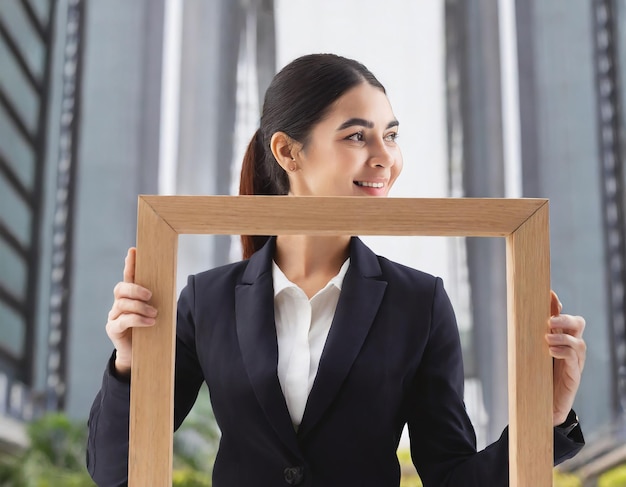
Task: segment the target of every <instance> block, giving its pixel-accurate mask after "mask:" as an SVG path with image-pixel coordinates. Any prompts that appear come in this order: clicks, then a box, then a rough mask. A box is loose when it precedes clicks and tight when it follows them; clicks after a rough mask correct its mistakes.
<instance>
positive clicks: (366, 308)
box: [298, 237, 387, 438]
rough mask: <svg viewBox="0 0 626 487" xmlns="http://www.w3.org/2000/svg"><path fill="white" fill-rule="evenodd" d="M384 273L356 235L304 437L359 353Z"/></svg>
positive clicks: (306, 413)
mask: <svg viewBox="0 0 626 487" xmlns="http://www.w3.org/2000/svg"><path fill="white" fill-rule="evenodd" d="M380 275H381V269H380V265H379V263H378V258H377V257H376V255H375V254H374V253H373V252H372V251H371V250H370V249H369V248H367V247H366V246H365V245H364V244H363V242H361V240H359V239H358V238H356V237H354V238H353V239H352V242H351V246H350V267H349V269H348V272H347V273H346V277H345V278H344V282H343V285H342V288H341V294H340V296H339V302H338V303H337V310H336V311H335V316H334V318H333V322H332V325H331V328H330V332H329V333H328V338H327V339H326V344H325V346H324V351H323V352H322V357H321V359H320V364H319V368H318V371H317V375H316V377H315V382H314V383H313V387H312V389H311V392H310V394H309V398H308V401H307V404H306V408H305V411H304V417H303V418H302V423H301V424H300V428H299V429H298V438H303V437H304V436H305V435H306V434H307V433H308V432H309V431H310V430H311V429H312V428H313V426H314V425H315V424H316V423H317V421H319V419H320V418H321V416H322V415H323V413H324V411H325V410H326V409H327V408H328V407H329V406H330V404H331V403H332V401H333V400H334V398H335V396H336V395H337V393H338V392H339V389H340V388H341V385H342V383H343V381H344V380H345V378H346V376H347V375H348V373H349V371H350V368H351V367H352V364H353V363H354V360H355V359H356V357H357V355H358V354H359V351H360V350H361V347H362V346H363V343H364V342H365V339H366V337H367V335H368V333H369V330H370V328H371V326H372V323H373V322H374V318H375V316H376V313H377V312H378V308H379V306H380V303H381V301H382V299H383V295H384V294H385V288H386V287H387V282H386V281H381V280H377V278H378V279H380Z"/></svg>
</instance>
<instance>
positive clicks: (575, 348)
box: [546, 291, 587, 426]
mask: <svg viewBox="0 0 626 487" xmlns="http://www.w3.org/2000/svg"><path fill="white" fill-rule="evenodd" d="M561 308H562V305H561V302H560V301H559V298H558V297H557V295H556V293H555V292H554V291H552V296H551V303H550V314H551V315H552V317H551V318H550V322H549V328H550V331H549V333H548V334H546V341H547V342H548V345H549V347H550V355H551V356H552V357H554V359H555V360H554V407H553V413H552V421H553V424H554V426H557V425H559V424H561V423H563V422H564V421H565V419H566V418H567V415H568V414H569V412H570V410H571V409H572V405H573V404H574V398H575V397H576V391H578V386H579V385H580V378H581V375H582V372H583V368H584V366H585V356H586V353H587V345H586V344H585V341H584V340H583V330H584V329H585V320H584V318H583V317H582V316H571V315H562V314H561Z"/></svg>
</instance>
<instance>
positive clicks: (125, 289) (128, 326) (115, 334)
mask: <svg viewBox="0 0 626 487" xmlns="http://www.w3.org/2000/svg"><path fill="white" fill-rule="evenodd" d="M136 252H137V249H135V248H134V247H131V248H130V249H128V253H127V254H126V259H125V260H124V281H123V282H118V283H117V285H116V286H115V289H114V290H113V295H114V297H115V301H114V302H113V306H112V307H111V311H109V319H108V321H107V324H106V332H107V335H108V336H109V338H110V340H111V341H112V342H113V346H114V347H115V350H116V357H115V370H116V372H117V373H118V374H120V375H128V374H130V368H131V356H132V328H134V327H140V326H142V327H144V326H152V325H154V323H155V322H156V320H155V318H156V315H157V310H156V308H154V307H152V306H150V305H149V304H148V301H149V300H150V298H151V297H152V292H151V291H150V290H149V289H146V288H145V287H142V286H139V285H138V284H135V256H136Z"/></svg>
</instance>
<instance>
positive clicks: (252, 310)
mask: <svg viewBox="0 0 626 487" xmlns="http://www.w3.org/2000/svg"><path fill="white" fill-rule="evenodd" d="M274 248H275V240H274V239H270V241H269V242H268V243H267V244H266V245H265V246H264V247H263V248H262V249H261V250H259V251H258V252H256V253H255V254H254V255H253V256H252V257H251V258H250V261H249V263H248V266H247V267H246V270H245V272H244V274H243V277H242V284H240V285H238V286H237V288H236V290H235V315H236V322H237V324H236V326H237V337H238V340H239V347H240V349H241V354H242V357H243V362H244V365H245V368H246V371H247V374H248V378H249V379H250V383H251V384H252V388H253V389H254V393H255V395H256V397H257V400H258V401H259V403H260V405H261V408H262V409H263V411H264V413H265V415H266V416H267V419H268V420H269V422H270V424H271V425H272V427H273V428H274V430H275V431H276V433H277V434H278V436H279V437H280V438H281V440H282V441H283V442H284V443H285V445H286V446H287V447H288V448H290V449H291V450H293V451H295V452H297V451H298V444H297V440H296V435H295V431H294V429H293V425H292V424H291V418H290V416H289V411H288V409H287V404H286V402H285V398H284V396H283V392H282V389H281V387H280V382H279V381H278V375H277V372H276V370H277V365H278V343H277V340H276V325H275V323H274V288H273V284H272V271H271V269H272V268H271V262H272V257H273V255H274Z"/></svg>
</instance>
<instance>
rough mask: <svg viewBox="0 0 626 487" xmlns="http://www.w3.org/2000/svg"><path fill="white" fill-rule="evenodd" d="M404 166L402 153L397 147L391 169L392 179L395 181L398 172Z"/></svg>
mask: <svg viewBox="0 0 626 487" xmlns="http://www.w3.org/2000/svg"><path fill="white" fill-rule="evenodd" d="M403 166H404V160H403V159H402V153H401V152H400V149H398V154H397V156H396V158H395V163H394V165H393V168H392V169H391V174H392V175H393V180H394V181H395V180H396V179H397V178H398V176H399V175H400V173H401V172H402V167H403Z"/></svg>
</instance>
